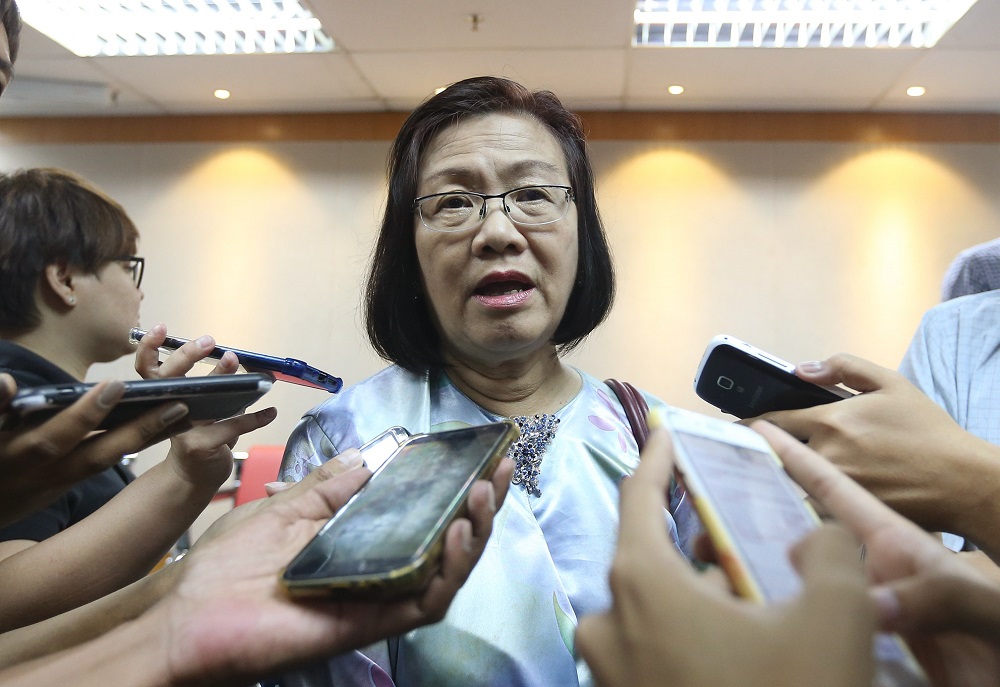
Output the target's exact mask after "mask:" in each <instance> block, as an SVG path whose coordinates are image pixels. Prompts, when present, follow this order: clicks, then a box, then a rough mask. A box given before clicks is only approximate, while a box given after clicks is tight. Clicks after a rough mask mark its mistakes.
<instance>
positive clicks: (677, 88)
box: [667, 86, 684, 95]
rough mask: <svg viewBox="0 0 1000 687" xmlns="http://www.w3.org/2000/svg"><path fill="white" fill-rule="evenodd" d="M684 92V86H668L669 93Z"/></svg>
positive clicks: (678, 93) (677, 93)
mask: <svg viewBox="0 0 1000 687" xmlns="http://www.w3.org/2000/svg"><path fill="white" fill-rule="evenodd" d="M683 92H684V87H683V86H667V93H669V94H670V95H680V94H681V93H683Z"/></svg>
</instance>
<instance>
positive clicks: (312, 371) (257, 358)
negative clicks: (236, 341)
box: [129, 327, 344, 394]
mask: <svg viewBox="0 0 1000 687" xmlns="http://www.w3.org/2000/svg"><path fill="white" fill-rule="evenodd" d="M146 334H147V332H146V331H144V330H142V329H139V328H138V327H135V328H133V329H132V330H131V331H130V332H129V339H130V340H131V341H132V343H138V342H139V341H140V339H142V337H144V336H145V335H146ZM188 341H190V339H182V338H180V337H177V336H168V337H167V338H166V339H165V340H164V342H163V345H162V346H160V350H163V351H176V350H177V349H178V348H180V347H181V346H183V345H184V344H186V343H187V342H188ZM228 351H232V352H233V353H235V354H236V357H238V358H239V359H240V365H242V366H243V369H245V370H246V371H247V372H264V373H267V374H270V375H271V376H272V377H274V378H275V379H277V380H278V381H281V382H289V383H291V384H299V385H301V386H310V387H312V388H314V389H323V390H324V391H329V392H330V393H331V394H335V393H337V392H338V391H340V389H341V388H342V387H343V386H344V381H343V380H342V379H340V377H335V376H333V375H332V374H330V373H329V372H323V371H322V370H319V369H316V368H315V367H312V366H311V365H307V364H306V363H304V362H302V361H301V360H296V359H295V358H278V357H275V356H273V355H264V354H263V353H254V352H253V351H244V350H242V349H239V348H230V347H229V346H216V347H215V348H214V349H212V352H211V353H209V354H208V356H207V357H206V359H207V360H218V359H219V358H221V357H222V356H223V355H225V354H226V353H227V352H228Z"/></svg>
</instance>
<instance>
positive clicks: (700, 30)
mask: <svg viewBox="0 0 1000 687" xmlns="http://www.w3.org/2000/svg"><path fill="white" fill-rule="evenodd" d="M975 3H976V0H637V2H636V5H635V39H634V41H633V44H634V45H647V46H660V47H708V48H751V47H753V48H760V47H768V48H772V47H773V48H830V47H843V48H852V47H853V48H886V47H889V48H901V47H907V48H929V47H931V46H933V45H934V44H935V43H937V42H938V40H939V39H940V38H941V36H943V35H944V34H945V32H947V31H948V29H950V28H951V27H952V26H953V25H954V24H955V22H957V21H958V20H959V19H961V18H962V16H963V15H964V14H965V13H966V11H968V9H969V8H970V7H972V5H974V4H975Z"/></svg>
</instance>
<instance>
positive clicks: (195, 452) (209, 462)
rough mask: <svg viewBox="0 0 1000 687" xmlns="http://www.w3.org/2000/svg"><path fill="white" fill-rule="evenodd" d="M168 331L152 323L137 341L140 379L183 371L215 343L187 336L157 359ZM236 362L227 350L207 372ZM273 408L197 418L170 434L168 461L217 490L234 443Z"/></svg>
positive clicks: (228, 469) (224, 370) (229, 368)
mask: <svg viewBox="0 0 1000 687" xmlns="http://www.w3.org/2000/svg"><path fill="white" fill-rule="evenodd" d="M166 336H167V328H166V327H165V326H164V325H162V324H157V325H155V326H154V327H152V328H151V329H150V330H149V332H148V333H147V334H146V335H145V336H143V337H142V339H140V341H139V347H138V349H137V350H136V354H135V369H136V372H138V373H139V374H140V375H141V376H142V377H143V379H161V378H165V377H182V376H184V375H186V374H187V373H188V372H190V370H191V368H192V367H194V365H195V364H196V363H198V362H199V361H201V360H203V359H204V358H205V357H207V356H208V355H209V354H210V353H211V352H212V350H213V349H214V348H215V339H213V338H212V337H211V336H207V335H206V336H202V337H200V338H198V339H194V340H192V341H189V342H187V343H186V344H184V345H183V346H181V347H180V348H179V349H177V350H176V351H174V352H173V353H171V354H170V356H168V357H167V359H166V360H164V361H163V362H162V363H161V362H160V359H159V358H160V356H159V348H160V346H161V345H163V342H164V340H165V339H166ZM238 368H239V361H238V359H237V357H236V354H234V353H232V352H231V351H229V352H227V353H226V354H225V355H223V356H222V358H221V359H220V360H219V362H218V363H216V366H215V369H213V370H212V371H211V372H210V373H209V374H232V373H234V372H236V370H237V369H238ZM275 417H277V410H276V409H274V408H265V409H264V410H258V411H256V412H254V413H246V414H243V415H238V416H236V417H232V418H228V419H225V420H219V421H217V422H200V423H197V425H196V426H195V427H194V428H193V429H191V430H189V431H187V432H184V433H183V434H178V435H177V436H175V437H173V438H172V439H171V446H170V451H169V452H168V453H167V462H168V463H169V464H170V465H172V466H174V468H175V470H176V472H177V475H178V477H180V478H181V479H183V480H185V481H186V482H188V483H190V484H192V485H196V486H202V487H204V488H206V489H211V490H215V489H217V488H218V487H219V485H221V484H222V483H223V482H224V481H225V480H226V479H227V478H228V477H229V475H230V474H231V473H232V470H233V454H232V450H231V449H232V447H233V446H235V445H236V441H237V439H239V437H240V436H242V435H243V434H246V433H248V432H252V431H254V430H255V429H259V428H261V427H264V426H266V425H268V424H270V423H271V421H273V420H274V418H275Z"/></svg>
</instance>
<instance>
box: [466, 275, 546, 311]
mask: <svg viewBox="0 0 1000 687" xmlns="http://www.w3.org/2000/svg"><path fill="white" fill-rule="evenodd" d="M534 290H535V285H534V284H532V283H531V281H530V280H529V279H528V278H527V277H525V276H524V275H521V274H517V273H512V272H505V273H494V274H491V275H488V276H487V277H485V278H483V279H481V280H480V282H479V284H477V285H476V289H475V291H474V292H473V295H474V297H475V298H476V300H478V301H479V302H480V303H482V304H483V305H485V306H487V307H490V308H510V307H513V306H517V305H520V304H521V303H524V302H525V301H526V300H527V299H528V298H530V297H531V294H532V293H533V292H534Z"/></svg>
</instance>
